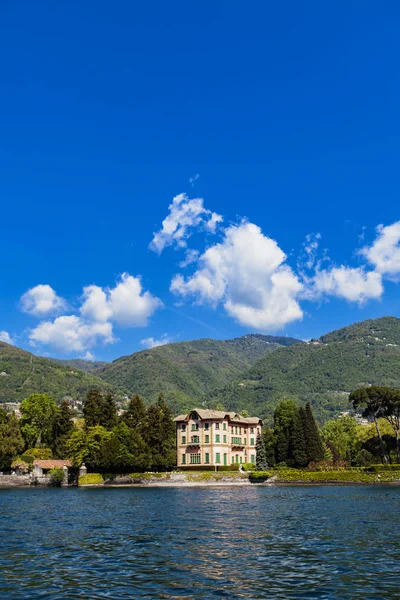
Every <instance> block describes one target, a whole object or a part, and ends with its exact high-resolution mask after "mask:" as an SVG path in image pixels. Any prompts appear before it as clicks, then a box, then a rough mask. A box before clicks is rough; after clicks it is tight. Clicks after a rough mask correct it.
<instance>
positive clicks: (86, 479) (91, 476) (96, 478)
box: [78, 473, 103, 485]
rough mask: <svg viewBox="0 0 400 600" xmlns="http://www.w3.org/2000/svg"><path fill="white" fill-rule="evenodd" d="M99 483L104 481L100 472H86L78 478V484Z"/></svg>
mask: <svg viewBox="0 0 400 600" xmlns="http://www.w3.org/2000/svg"><path fill="white" fill-rule="evenodd" d="M99 483H103V477H102V476H101V475H100V473H86V475H81V476H80V477H79V479H78V485H98V484H99Z"/></svg>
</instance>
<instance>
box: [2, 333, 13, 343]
mask: <svg viewBox="0 0 400 600" xmlns="http://www.w3.org/2000/svg"><path fill="white" fill-rule="evenodd" d="M0 342H5V343H6V344H13V343H14V340H13V338H12V337H11V335H10V334H9V333H8V331H0Z"/></svg>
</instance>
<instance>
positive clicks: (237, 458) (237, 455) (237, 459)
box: [236, 454, 239, 463]
mask: <svg viewBox="0 0 400 600" xmlns="http://www.w3.org/2000/svg"><path fill="white" fill-rule="evenodd" d="M236 462H237V463H238V462H239V454H236Z"/></svg>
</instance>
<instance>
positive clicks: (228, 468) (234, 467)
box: [217, 463, 254, 471]
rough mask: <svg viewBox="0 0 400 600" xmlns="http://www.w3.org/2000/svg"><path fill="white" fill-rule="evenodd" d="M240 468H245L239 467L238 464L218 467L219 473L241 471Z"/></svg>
mask: <svg viewBox="0 0 400 600" xmlns="http://www.w3.org/2000/svg"><path fill="white" fill-rule="evenodd" d="M240 467H243V465H239V464H237V463H235V464H234V465H221V466H218V467H217V471H239V469H240ZM253 469H254V466H253Z"/></svg>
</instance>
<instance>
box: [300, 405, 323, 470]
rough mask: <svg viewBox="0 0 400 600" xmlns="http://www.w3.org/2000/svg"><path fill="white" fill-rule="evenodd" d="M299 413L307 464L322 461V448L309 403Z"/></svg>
mask: <svg viewBox="0 0 400 600" xmlns="http://www.w3.org/2000/svg"><path fill="white" fill-rule="evenodd" d="M300 411H301V412H300V417H301V419H302V423H303V429H304V442H305V448H306V452H307V463H309V462H312V461H319V460H323V458H324V446H323V444H322V440H321V436H320V433H319V431H318V427H317V424H316V422H315V419H314V415H313V413H312V410H311V405H310V403H309V402H307V404H306V406H305V409H300Z"/></svg>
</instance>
